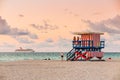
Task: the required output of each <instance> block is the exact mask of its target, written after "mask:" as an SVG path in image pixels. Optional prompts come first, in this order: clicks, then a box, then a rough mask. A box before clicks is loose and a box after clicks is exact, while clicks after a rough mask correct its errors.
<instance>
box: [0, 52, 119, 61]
mask: <svg viewBox="0 0 120 80" xmlns="http://www.w3.org/2000/svg"><path fill="white" fill-rule="evenodd" d="M60 54H61V53H60V52H30V53H24V52H0V61H18V60H49V59H50V60H61V55H60ZM66 54H67V52H64V60H66ZM107 58H112V59H120V52H105V54H104V57H103V59H107Z"/></svg>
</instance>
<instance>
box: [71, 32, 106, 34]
mask: <svg viewBox="0 0 120 80" xmlns="http://www.w3.org/2000/svg"><path fill="white" fill-rule="evenodd" d="M73 34H75V35H84V34H100V35H103V34H104V33H100V32H73Z"/></svg>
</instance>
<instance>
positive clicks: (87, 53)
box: [67, 32, 105, 61]
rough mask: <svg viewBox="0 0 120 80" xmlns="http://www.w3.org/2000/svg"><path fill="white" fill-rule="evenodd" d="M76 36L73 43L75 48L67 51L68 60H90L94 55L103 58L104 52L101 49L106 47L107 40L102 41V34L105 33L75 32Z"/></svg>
mask: <svg viewBox="0 0 120 80" xmlns="http://www.w3.org/2000/svg"><path fill="white" fill-rule="evenodd" d="M73 34H75V35H79V36H77V37H76V36H74V38H73V41H72V45H73V49H72V50H71V51H70V52H68V53H67V60H70V61H77V60H90V59H92V58H93V57H96V58H98V59H99V60H101V59H102V57H103V56H104V52H102V51H101V49H103V48H104V46H105V42H104V41H100V35H103V33H95V32H89V33H78V32H76V33H73Z"/></svg>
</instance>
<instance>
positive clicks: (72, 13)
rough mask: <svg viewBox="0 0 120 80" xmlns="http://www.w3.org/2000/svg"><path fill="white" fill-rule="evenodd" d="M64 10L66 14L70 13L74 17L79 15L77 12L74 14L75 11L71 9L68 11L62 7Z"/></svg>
mask: <svg viewBox="0 0 120 80" xmlns="http://www.w3.org/2000/svg"><path fill="white" fill-rule="evenodd" d="M64 11H65V12H66V13H67V14H70V15H72V16H75V17H78V16H79V14H76V13H74V12H72V11H70V10H69V9H67V8H66V9H64Z"/></svg>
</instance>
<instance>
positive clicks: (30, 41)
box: [16, 37, 34, 44]
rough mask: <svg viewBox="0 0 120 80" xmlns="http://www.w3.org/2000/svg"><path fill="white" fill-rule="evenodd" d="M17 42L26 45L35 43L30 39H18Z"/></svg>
mask: <svg viewBox="0 0 120 80" xmlns="http://www.w3.org/2000/svg"><path fill="white" fill-rule="evenodd" d="M16 39H17V41H18V42H20V43H25V44H30V43H34V41H33V40H31V39H30V38H28V37H16Z"/></svg>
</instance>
